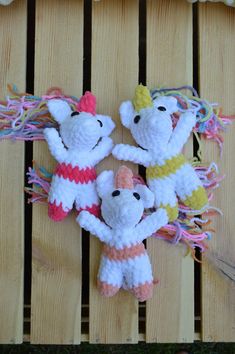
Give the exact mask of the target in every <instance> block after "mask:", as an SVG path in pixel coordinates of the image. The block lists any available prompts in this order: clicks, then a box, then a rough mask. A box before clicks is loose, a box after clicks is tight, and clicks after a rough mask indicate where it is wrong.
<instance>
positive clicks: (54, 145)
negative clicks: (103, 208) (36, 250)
mask: <svg viewBox="0 0 235 354" xmlns="http://www.w3.org/2000/svg"><path fill="white" fill-rule="evenodd" d="M48 109H49V112H50V113H51V115H52V116H53V117H54V119H55V120H56V121H57V122H58V123H59V132H58V131H57V130H56V129H55V128H46V129H45V130H44V136H45V139H46V141H47V143H48V147H49V149H50V152H51V154H52V155H53V157H54V158H55V159H56V160H57V161H58V164H57V166H56V169H55V172H54V175H53V178H52V182H51V188H50V192H49V197H48V199H49V200H48V202H49V209H48V215H49V217H50V218H51V219H53V220H54V221H61V220H63V219H64V218H65V217H66V215H67V214H68V213H69V211H70V210H71V209H72V208H73V204H74V203H75V207H76V210H77V211H78V212H80V211H81V210H88V211H89V212H91V213H92V214H94V215H97V216H98V215H99V213H100V206H99V204H100V203H99V197H98V195H97V191H96V177H97V176H96V171H95V168H94V166H95V165H96V164H98V163H99V162H100V161H101V160H103V159H104V158H105V157H106V156H108V155H109V154H110V153H111V150H112V147H113V142H112V139H111V138H110V137H108V136H109V135H110V134H111V132H112V131H113V129H114V127H115V124H114V123H113V121H112V119H111V118H110V117H108V116H105V115H100V114H96V98H95V96H94V95H92V93H90V92H86V93H85V95H84V96H82V97H81V99H80V101H79V103H78V104H77V107H76V111H72V109H71V107H70V106H69V104H68V103H67V102H65V101H63V100H60V99H51V100H49V101H48Z"/></svg>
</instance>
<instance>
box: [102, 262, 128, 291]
mask: <svg viewBox="0 0 235 354" xmlns="http://www.w3.org/2000/svg"><path fill="white" fill-rule="evenodd" d="M121 263H122V262H115V261H113V260H112V261H110V260H109V259H108V258H107V257H105V256H102V258H101V263H100V269H99V274H98V289H99V291H100V293H101V295H103V296H106V297H110V296H113V295H115V294H116V293H117V292H118V290H119V289H120V288H121V286H122V264H121Z"/></svg>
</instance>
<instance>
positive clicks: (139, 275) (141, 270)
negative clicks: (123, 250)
mask: <svg viewBox="0 0 235 354" xmlns="http://www.w3.org/2000/svg"><path fill="white" fill-rule="evenodd" d="M98 279H99V280H100V281H101V282H105V283H107V284H110V285H112V286H115V287H118V288H124V289H132V288H135V287H138V286H141V285H142V284H145V283H146V282H147V283H150V284H151V283H152V282H153V275H152V267H151V264H150V260H149V257H148V255H147V253H145V254H142V255H140V256H137V257H134V258H129V259H127V260H123V261H116V260H115V261H114V260H110V259H109V258H108V257H106V256H104V255H102V257H101V263H100V268H99V273H98Z"/></svg>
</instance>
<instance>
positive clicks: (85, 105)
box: [76, 91, 96, 116]
mask: <svg viewBox="0 0 235 354" xmlns="http://www.w3.org/2000/svg"><path fill="white" fill-rule="evenodd" d="M76 108H77V110H78V112H87V113H91V114H93V116H95V115H96V97H95V96H94V95H93V94H92V93H91V92H89V91H86V92H85V94H84V95H83V96H82V97H81V99H80V101H79V102H78V104H77V107H76Z"/></svg>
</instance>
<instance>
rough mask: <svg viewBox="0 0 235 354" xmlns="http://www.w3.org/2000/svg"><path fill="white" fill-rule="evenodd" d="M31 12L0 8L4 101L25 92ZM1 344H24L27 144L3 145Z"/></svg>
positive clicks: (0, 190)
mask: <svg viewBox="0 0 235 354" xmlns="http://www.w3.org/2000/svg"><path fill="white" fill-rule="evenodd" d="M26 27H27V8H26V2H25V1H24V0H18V1H17V2H16V3H14V4H13V5H12V6H11V7H7V8H4V7H2V6H1V7H0V43H1V46H0V62H1V66H0V97H5V95H6V94H7V84H8V83H15V84H16V85H17V86H18V88H19V89H20V90H22V91H23V90H25V76H26ZM0 154H1V158H0V171H1V175H0V195H1V199H0V322H1V329H0V343H21V342H22V341H23V270H24V269H23V268H24V251H23V249H24V192H23V188H24V143H22V142H17V143H12V142H10V141H1V142H0Z"/></svg>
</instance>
